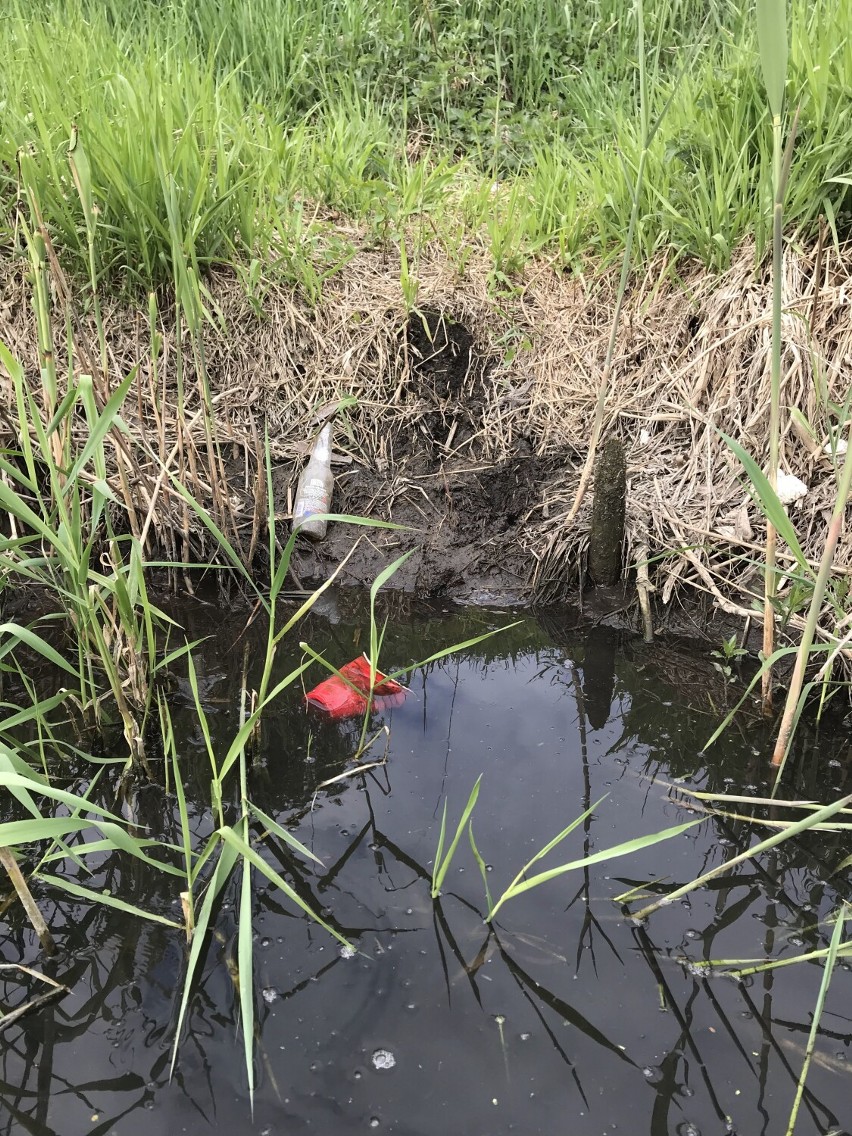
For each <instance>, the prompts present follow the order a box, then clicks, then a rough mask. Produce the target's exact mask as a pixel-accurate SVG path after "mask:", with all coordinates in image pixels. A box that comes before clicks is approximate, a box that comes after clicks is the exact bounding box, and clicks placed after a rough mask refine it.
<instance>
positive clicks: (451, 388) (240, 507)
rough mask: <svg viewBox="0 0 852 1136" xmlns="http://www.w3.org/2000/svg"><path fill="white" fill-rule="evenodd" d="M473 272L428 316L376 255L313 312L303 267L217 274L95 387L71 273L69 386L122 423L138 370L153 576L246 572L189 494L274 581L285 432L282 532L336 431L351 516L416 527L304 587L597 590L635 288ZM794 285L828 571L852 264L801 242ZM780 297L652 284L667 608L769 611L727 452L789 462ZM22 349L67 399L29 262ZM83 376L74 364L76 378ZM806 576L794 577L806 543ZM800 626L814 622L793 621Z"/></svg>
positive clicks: (132, 462) (125, 437)
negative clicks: (779, 411) (299, 282)
mask: <svg viewBox="0 0 852 1136" xmlns="http://www.w3.org/2000/svg"><path fill="white" fill-rule="evenodd" d="M468 252H469V255H468V256H467V259H466V261H465V263H464V264H463V265H462V264H459V263H454V262H453V261H451V259H450V258H449V257H448V256H447V255H446V253H445V252H444V251H443V250H442V249H440V248H438V247H437V246H434V247H430V248H427V249H426V250H425V251H424V252H423V253H422V255H421V257H420V259H419V261H418V263H417V265H416V287H417V296H416V303H415V306H414V308H413V310H409V309H407V308H406V306H405V304H404V303H403V299H402V293H401V288H400V272H399V263H398V255H397V254H396V253H395V252H394V251H393V250H391V251H390V252H388V251H387V250H383V251H375V250H369V249H363V250H361V251H359V252H357V253H356V254H355V255H354V256H353V257H352V258H351V259H349V260H348V261H347V262H346V263H344V264H340V265H339V266H338V267H337V269H336V271H335V272H334V273H332V274H331V275H330V276H329V278H328V279H327V280H326V282H325V284H324V287H323V292H322V296H321V298H320V299H319V301H318V302H317V303H316V304H314V305H312V306H311V305H308V304H307V303H306V302H305V301H304V300H303V299H302V298H300V292H299V289H298V288H297V287H296V286H295V285H293V284H292V283H284V282H283V281H282V276H283V273H284V269H283V268H282V266H281V265H277V264H275V263H272V264H270V265H268V266H267V270H266V275H265V277H264V278H263V279H261V280H260V281H259V282H258V283H256V284H255V286H254V288H253V290H252V291H251V292H250V293H248V292H247V291H246V287H245V286H244V283H241V282H239V281H238V280H237V278H236V277H235V276H234V274H233V273H230V272H224V271H219V272H216V273H213V274H212V275H211V276H210V277H209V278H208V279H207V280H206V282H205V284H206V288H207V294H206V309H207V318H206V319H205V320H204V326H203V331H202V332H200V333H199V334H197V335H195V336H193V335H192V334H191V333H190V330H189V329H188V328H187V327H185V326H184V325H183V322H181V324H180V326H179V325H178V323H177V322H176V318H175V311H174V306H173V304H171V303H170V301H169V299H168V297H159V298H157V302H156V304H155V306H154V307H153V308H151V309H149V311H151V312H153V326H152V325H151V322H150V321H149V318H148V315H147V314H145V313H143V312H141V311H139V310H134V309H133V308H132V307H130V306H127V305H120V304H115V305H113V306H112V307H109V306H105V308H104V315H103V320H104V332H105V340H106V344H107V350H108V357H109V361H110V366H109V374H108V375H106V376H104V375H98V374H97V365H96V363H95V362H94V361H95V360H97V358H98V350H97V337H96V334H95V329H94V326H93V324H92V321H91V320H90V319H88V318H87V317H86V316H85V314H83V313H81V311H80V310H79V309H78V307H77V306H75V305H74V304H73V303H72V302H71V301H70V300H69V299H67V297H70V296H71V295H72V290H71V289H70V288H69V287H68V286H67V283H65V282H63V281H61V280H60V282H59V286H57V287H56V288H55V289H54V317H55V325H56V332H57V337H56V338H57V344H61V343H62V342H63V341H64V339H65V336H64V328H65V327H66V324H70V326H72V328H73V339H74V347H73V357H72V359H71V360H70V369H72V370H73V372H74V373H75V374H80V373H82V372H84V371H89V372H90V373H91V372H93V371H94V372H95V373H96V378H97V379H98V382H97V383H96V389H99V390H100V399H101V402H102V404H103V402H104V401H105V400H106V398H108V397H109V394H110V392H111V391H112V390H114V389H115V386H116V384H117V382H118V381H119V379H120V378H121V377H123V376H124V375H127V374H129V373H130V372H131V371H132V370H134V369H135V370H134V376H135V377H134V380H133V384H132V385H131V387H130V390H129V393H128V395H127V398H126V400H125V402H124V405H123V407H122V411H121V413H122V422H123V426H122V429H121V437H120V438H118V437H117V438H116V443H115V446H114V455H115V468H114V470H113V477H112V480H111V485H112V486H113V488H114V491H115V493H116V498H117V501H118V502H119V503H120V504H121V505H123V512H124V513H125V514H126V517H127V522H126V525H127V528H128V530H129V531H132V532H135V533H136V534H137V535H140V536H142V537H143V538H144V540H145V542H146V545H147V549H148V552H149V553H150V554H151V555H164V556H166V557H167V558H168V557H173V558H184V559H191V560H194V561H202V562H204V561H205V560H212V559H214V558H216V557H219V558H221V550H219V549H217V548H216V547H215V544H214V542H212V541H211V537H210V529H209V527H207V526H206V525H205V523H204V522H203V519H202V518H201V514H200V511H199V510H198V509H197V508H195V507H192V506H190V505H188V504H187V501H186V499H185V498H184V497H182V496H181V494H180V492H179V491H178V489H177V483H178V482H180V483H182V484H184V485H186V487H187V488H188V489H189V491H190V493H191V494H192V495H193V496H194V497H195V499H196V500H197V501H198V502H199V503H200V504H201V505H202V506H203V507H204V509H206V510H207V511H208V512H209V513H210V514H211V515H212V516H213V517H214V519H215V520H216V523H217V524H218V525H219V527H220V528H221V530H222V531H223V532H224V533H225V534H226V535H227V536H228V538H229V540H230V541H231V543H232V545H233V547H234V549H235V550H236V552H237V553H238V554H239V555H240V556H241V557H242V558H243V559H244V560H247V561H252V562H257V563H258V564H259V565H260V567H261V568H262V560H263V556H264V552H263V550H264V548H265V547H266V535H265V528H266V524H265V518H266V516H267V510H268V508H269V502H268V500H267V493H266V477H265V473H264V468H265V458H264V451H265V445H266V443H265V441H264V439H265V438H268V449H269V455H270V462H271V466H272V479H271V484H272V491H273V498H274V500H273V502H272V507H273V509H274V512H275V515H276V517H277V518H278V520H279V521H280V522H281V525H280V529H279V536H280V534H281V532H283V530H284V528H285V525H286V521H287V519H288V510H289V509H290V508H291V507H292V495H293V492H294V490H295V483H296V480H297V477H298V473H299V470H300V469H301V467H302V465H303V464H304V462H305V460H306V455H307V453H308V451H309V448H310V443H311V439H312V437H313V436H314V435H315V433H316V431H317V429H318V426H319V424H320V422H321V421H323V420H324V419H325V418H326V417H328V416H329V415H334V417H335V434H334V451H335V461H334V465H333V471H334V474H335V497H334V502H333V507H334V509H335V511H338V512H341V513H351V514H355V515H359V516H362V517H367V518H370V519H372V520H380V521H390V522H393V523H394V524H397V525H402V526H406V527H405V528H404V529H402V530H380V529H364V528H358V529H356V528H355V527H353V526H349V525H343V524H340V523H335V524H333V525H332V526H331V528H330V530H329V535H328V537H327V539H326V540H325V541H323V542H322V543H320V544H318V545H315V546H308V545H307V544H305V545H303V546H300V547H299V549H298V552H297V555H296V557H295V559H294V562H293V567H294V571H295V574H296V576H297V577H298V579H300V580H304V581H305V582H307V581H308V580H316V579H321V578H324V577H326V576H327V575H328V574H329V573H330V572H331V571H333V569H334V568H335V567H336V566H337V565H338V564H339V563H340V562H341V560H342V559H343V558H344V557H345V556H346V554H347V553H351V555H350V557H349V559H348V560H347V561H346V563H345V565H344V567H343V569H342V570H341V575H340V579H341V582H344V583H365V582H369V581H370V580H372V579H373V578H374V577H375V575H376V574H377V573H378V572H379V571H380V570H381V569H382V568H384V567H385V566H386V565H387V564H388V563H389V562H390V561H391V560H393V559H395V558H396V557H398V556H399V555H401V554H402V553H403V552H405V551H408V550H413V552H412V555H411V557H410V559H409V560H408V561H407V562H406V563H405V564H404V565H403V566H402V567H401V569H400V571H399V572H398V574H397V576H396V578H395V584H396V586H399V587H403V588H406V589H410V590H416V591H417V592H419V593H420V594H424V595H450V596H456V597H459V598H465V599H467V600H474V601H475V600H477V599H478V598H487V599H490V598H493V597H495V596H501V595H508V596H509V597H510V598H515V599H522V598H535V599H538V600H555V599H560V598H563V597H565V596H566V595H568V594H569V593H571V592H572V591H573V590H575V589H576V588H577V585H578V583H581V582H582V579H583V575H584V569H585V563H586V557H587V548H588V532H589V517H590V506H591V502H592V500H593V495H594V485H593V483H590V484H589V487H588V490H587V491H586V492H585V494H584V495H583V496H582V499H581V500H580V501H579V507H577V505H578V501H577V490H578V485H579V484H580V478H581V472H582V469H583V466H584V463H585V460H586V457H587V454H588V449H589V440H590V437H591V435H592V430H593V420H594V410H595V402H596V399H597V396H598V391H599V387H600V385H601V381H602V375H603V369H604V359H605V355H606V347H607V341H608V338H609V331H610V325H611V320H612V313H613V310H614V305H615V294H616V287H617V278H616V274H615V273H614V272H603V273H600V274H598V275H595V276H583V275H579V274H577V275H569V274H567V273H561V272H558V271H556V270H555V269H554V268H553V267H552V266H551V265H549V264H547V263H540V264H536V263H532V264H530V265H528V266H527V268H526V269H525V271H524V273H523V274H522V275H521V276H519V277H518V278H517V279H516V280H515V281H514V283H513V287H512V289H511V290H508V289H506V288H505V287H502V289H501V287H499V286H498V285H497V284H496V283H495V281H494V279H493V276H492V274H491V267H490V265H491V262H490V258H489V256H488V254H487V251H486V250H484V249H482V250H479V249H472V250H468ZM784 266H785V281H784V286H785V287H784V304H785V315H784V327H783V331H784V340H785V356H784V361H783V390H782V407H783V408H784V422H785V427H784V433H783V438H782V446H781V465H782V468H783V469H784V470H785V471H786V472H788V473H790V474H792V475H795V476H796V477H798V478H800V479H801V481H802V482H803V484H805V485H806V486H807V493H806V495H805V496H804V497H803V498H801V499H800V500H799V501H798V502H797V503H796V504H795V505H794V506H792V507H791V510H790V515H791V518H792V519H793V521H794V524H795V526H796V529H797V532H798V534H799V539H800V542H801V545H802V548H803V550H804V552H805V554H806V555H807V556H808V557H810V558H811V559H812V560H816V559H817V558H818V557H819V554H820V551H821V547H822V541H823V537H824V533H825V527H826V518H827V515H828V512H829V511H830V509H831V506H832V503H833V493H834V488H835V485H836V468H837V464H838V461H839V460H842V459H841V458H840V454H839V451H838V446H837V442H838V437H839V434H838V431H839V429H840V427H841V423H842V419H843V410H842V404H843V402H844V399H846V398H847V396H848V390H849V380H848V373H849V365H850V362H852V320H850V317H849V299H848V297H849V295H850V294H852V279H850V271H849V263H848V250H841V252H840V253H838V251H837V250H835V249H832V248H822V249H819V250H817V249H814V250H805V251H802V250H801V249H792V248H791V249H788V251H787V254H786V257H785V264H784ZM54 271H55V272H59V269H58V268H56V267H54ZM411 271H412V272H415V269H414V268H412V269H411ZM770 294H771V288H770V281H769V279H768V276H767V274H766V273H764V272H763V271H762V270H761V269H760V268H759V266H758V267H756V256H755V250H754V249H753V248H752V247H743V248H741V249H740V250H739V251H738V252H737V254H736V256H735V258H734V261H733V264H732V266H731V267H730V269H729V270H728V271H727V272H725V273H724V274H722V275H712V274H710V273H708V272H707V271H706V270H705V269H703V268H701V267H700V266H688V265H683V264H680V265H678V266H677V267H676V268H675V267H674V266H672V265H670V264H669V263H668V261H667V260H666V259H665V258H664V259H662V260H660V262H659V263H657V264H654V265H651V266H649V267H648V269H647V270H646V271H645V272H644V274H643V275H637V276H635V277H634V280H633V282H632V284H631V287H630V289H629V291H628V294H627V297H626V301H625V305H624V309H623V313H622V319H621V326H620V329H619V335H618V340H617V346H616V352H615V358H614V363H613V366H612V369H611V373H610V376H609V382H608V385H607V390H606V397H605V416H604V421H605V428H604V435H605V436H607V437H618V438H619V439H620V440H621V441H622V443H623V445H624V448H625V453H626V457H627V516H626V529H625V539H624V566H625V572H626V575H627V578H628V581H629V580H630V578H631V573H632V571H633V569H634V568H635V565H636V563H637V562H640V561H644V560H649V561H650V564H649V575H650V583H651V585H652V587H653V588H654V589H655V593H656V597H657V600H658V601H661V602H662V603H663V604H667V603H668V602H669V601H670V600H671V599H672V597H674V596H675V595H677V594H679V593H680V592H682V591H684V590H688V591H691V592H693V593H694V592H695V591H698V592H700V593H702V594H704V595H706V596H709V597H710V600H711V602H712V604H713V605H715V606H716V607H719V608H721V609H722V610H723V611H725V612H727V613H728V614H729V615H734V616H745V615H746V614H747V613H748V612H749V611H750V610H751V608H752V605H753V600H754V598H755V597H757V596H758V595H759V594H760V592H761V591H762V581H761V575H760V568H759V561H760V548H761V542H762V539H763V535H764V523H763V519H762V516H761V514H760V512H759V510H758V509H757V507H756V506H755V505H754V503H753V502H752V501H751V498H750V495H749V492H748V487H747V485H746V484H745V481H744V477H743V472H742V467H741V465H740V463H739V461H738V459H737V458H736V457H735V456H734V454H733V453H732V451H731V450H730V448H729V447H728V445H727V444H726V443H725V441H724V440H723V438H722V434H723V433H724V434H726V435H728V436H729V437H731V438H733V439H735V440H736V441H737V442H739V444H740V445H742V446H743V447H744V448H745V449H746V450H747V451H748V452H749V453H750V454H751V455H752V456H753V457H754V458H755V459H756V460H757V462H758V463H760V464H763V463H764V462H765V460H766V454H767V450H768V436H767V435H768V431H767V427H768V415H769V350H770V309H771V303H770ZM63 297H65V299H63ZM152 332H153V334H152ZM0 338H2V339H3V341H4V342H5V343H6V344H7V346H8V347H9V348H10V350H11V351H12V353H13V354H14V355H15V356H16V357H17V358H18V359H19V360H20V361H21V362H22V363H23V364H24V365H25V368H26V371H27V375H28V377H29V380H30V384H31V389H32V390H33V392H34V393H35V394H36V396H37V398H38V397H42V395H43V392H42V391H41V387H40V383H39V379H38V373H39V372H38V356H37V351H36V342H37V338H36V328H35V323H34V318H33V315H32V311H31V308H30V305H29V303H28V301H27V289H26V286H25V284H24V282H23V279H22V274H21V272H20V270H19V267H18V266H16V265H14V264H7V265H6V270H5V275H4V278H3V296H2V303H0ZM58 354H59V355H61V352H60V351H58ZM68 368H69V361H68V360H67V359H62V358H60V374H62V373H63V372H64V371H65V370H67V369H68ZM179 377H180V381H179ZM61 393H62V392H60V394H61ZM0 399H2V407H3V411H4V415H3V426H2V429H3V434H4V438H3V442H4V444H5V445H6V446H9V447H12V448H15V447H16V446H17V444H18V440H17V439H16V438H15V429H16V428H15V413H14V410H15V403H14V396H13V391H12V387H11V384H10V382H9V379H8V375H7V374H6V372H5V371H3V372H2V391H0ZM208 411H209V413H208ZM83 427H84V423H83V421H82V419H81V421H80V428H81V430H82V428H83ZM208 429H209V430H210V432H211V433H212V437H213V445H212V446H211V444H210V442H209V440H208V437H207V431H208ZM164 471H165V472H164ZM118 511H120V510H118ZM353 545H356V547H355V549H354V551H352V549H353ZM780 559H781V563H782V565H783V566H784V567H785V568H789V567H791V566H792V565H793V564H794V558H793V557H792V555H791V554H790V553H789V550H787V549H786V548H784V547H782V549H781V552H780ZM835 568H836V571H837V573H838V574H839V576H840V577H841V578H843V577H845V576H849V575H850V574H852V542H851V541H850V537H849V533H848V531H847V533H846V534H845V535H844V537H843V538H842V539H841V542H840V545H839V547H838V551H837V556H836V559H835ZM785 586H787V587H789V588H791V587H792V585H791V584H788V585H783V584H782V588H781V592H782V601H783V595H784V587H785ZM798 618H799V616H798V614H797V612H796V611H795V610H793V612H792V616H791V622H792V626H793V627H795V623H796V620H797V619H798Z"/></svg>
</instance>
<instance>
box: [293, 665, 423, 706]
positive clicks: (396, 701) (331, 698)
mask: <svg viewBox="0 0 852 1136" xmlns="http://www.w3.org/2000/svg"><path fill="white" fill-rule="evenodd" d="M340 674H341V675H343V676H344V677H345V678H346V679H348V680H349V681H348V682H344V679H343V678H341V677H340V676H339V675H332V676H331V678H327V679H325V681H324V682H321V683H320V684H319V686H315V687H314V688H313V690H309V691H308V693H307V694H306V695H305V701H306V702H307V704H308V705H309V706H315V707H316V708H317V709H318V710H322V711H324V712H325V713H326V714H328V716H329V717H330V718H355V717H358V716H359V715H361V714H364V713H365V711H366V709H367V695H368V694H369V692H370V662H369V660H368V659H367V658H366V657H365V656H364V655H362V656H361V657H360V658H359V659H353V660H352V662H351V663H347V664H346V666H345V667H341V668H340ZM349 683H351V684H352V685H351V686H350V685H349ZM353 687H354V689H353ZM405 695H406V690H405V687H404V686H400V684H399V683H398V682H394V680H393V679H392V678H388V677H387V675H383V674H382V672H381V671H376V678H375V682H374V684H373V709H375V710H385V709H388V708H390V707H391V706H399V705H401V704H402V703H403V702H404V701H405Z"/></svg>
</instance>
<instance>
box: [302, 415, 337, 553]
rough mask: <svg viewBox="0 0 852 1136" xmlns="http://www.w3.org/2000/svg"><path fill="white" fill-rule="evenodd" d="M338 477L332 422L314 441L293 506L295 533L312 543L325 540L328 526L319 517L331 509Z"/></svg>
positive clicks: (324, 427)
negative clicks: (333, 457)
mask: <svg viewBox="0 0 852 1136" xmlns="http://www.w3.org/2000/svg"><path fill="white" fill-rule="evenodd" d="M333 487H334V477H333V475H332V472H331V423H330V422H329V423H328V425H326V426H323V428H322V430H320V432H319V435H318V436H317V440H316V441H315V442H314V445H313V449H312V450H311V456H310V457H309V459H308V464H307V465H306V466H305V468H304V469H303V470H302V476H301V477H300V478H299V484H298V486H297V487H296V500H295V501H294V503H293V531H294V532H296V531H298V532H299V535H300V536H308V537H310V538H311V539H312V540H322V539H323V537H324V536H325V533H326V529H327V527H328V524H327V522H326V521H325V520H322V519H320V518H319V517H318V516H317V514H320V513H327V512H328V511H329V509H330V508H331V492H332V489H333Z"/></svg>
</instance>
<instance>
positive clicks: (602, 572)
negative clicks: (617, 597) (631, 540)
mask: <svg viewBox="0 0 852 1136" xmlns="http://www.w3.org/2000/svg"><path fill="white" fill-rule="evenodd" d="M626 497H627V464H626V462H625V459H624V445H623V444H622V443H621V442H620V441H619V440H618V438H608V439H607V440H606V441H605V442H604V444H603V445H602V446H601V449H600V452H599V454H598V460H597V462H596V464H595V497H594V501H593V502H592V528H591V532H590V533H589V575H590V576H591V577H592V580H593V581H594V583H596V584H601V585H603V586H604V587H608V586H609V585H611V584H617V583H618V581H619V580H620V578H621V549H622V545H623V543H624V517H625V507H626Z"/></svg>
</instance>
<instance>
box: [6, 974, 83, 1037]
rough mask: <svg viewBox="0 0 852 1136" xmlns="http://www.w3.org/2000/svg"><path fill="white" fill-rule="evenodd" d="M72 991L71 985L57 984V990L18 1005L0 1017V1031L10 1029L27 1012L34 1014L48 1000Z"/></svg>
mask: <svg viewBox="0 0 852 1136" xmlns="http://www.w3.org/2000/svg"><path fill="white" fill-rule="evenodd" d="M38 977H39V978H44V975H38ZM45 981H46V982H47V981H49V979H45ZM70 992H71V991H70V987H68V986H59V985H58V984H57V987H56V989H55V990H48V992H47V993H46V994H39V996H38V998H33V1000H32V1001H31V1002H27V1003H26V1004H25V1005H23V1006H18V1007H17V1008H16V1009H14V1010H12V1011H10V1013H8V1014H4V1015H3V1017H2V1018H0V1031H2V1030H4V1029H8V1027H9V1026H11V1025H14V1024H15V1022H17V1021H20V1019H21V1018H23V1017H25V1016H26V1015H27V1014H32V1013H34V1012H35V1011H36V1010H38V1009H40V1008H41V1007H42V1006H44V1005H46V1004H47V1003H48V1002H52V1001H53V1000H54V998H61V997H63V995H65V994H70Z"/></svg>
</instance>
